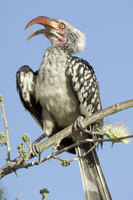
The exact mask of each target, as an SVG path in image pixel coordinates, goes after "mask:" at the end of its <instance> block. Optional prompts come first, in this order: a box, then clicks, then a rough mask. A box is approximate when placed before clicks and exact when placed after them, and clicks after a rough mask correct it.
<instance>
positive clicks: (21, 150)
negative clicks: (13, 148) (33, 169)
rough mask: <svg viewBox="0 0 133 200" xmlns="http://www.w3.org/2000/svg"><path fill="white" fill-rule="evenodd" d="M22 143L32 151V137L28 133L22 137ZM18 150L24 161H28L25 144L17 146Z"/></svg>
mask: <svg viewBox="0 0 133 200" xmlns="http://www.w3.org/2000/svg"><path fill="white" fill-rule="evenodd" d="M21 141H22V142H24V143H25V144H26V145H27V146H28V147H29V148H30V149H31V142H30V136H29V135H28V133H25V134H23V135H22V137H21ZM17 149H18V150H19V151H18V152H19V154H20V156H21V157H22V158H23V159H26V157H27V154H28V151H27V150H26V149H25V146H24V144H23V143H21V144H19V145H18V146H17Z"/></svg>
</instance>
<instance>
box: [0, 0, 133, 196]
mask: <svg viewBox="0 0 133 200" xmlns="http://www.w3.org/2000/svg"><path fill="white" fill-rule="evenodd" d="M41 15H44V16H48V17H52V18H60V19H64V20H66V21H68V22H69V23H71V24H72V25H73V26H75V27H76V28H78V29H79V30H81V31H82V32H84V33H85V35H86V42H87V43H86V49H85V51H84V52H83V53H81V54H78V56H79V57H82V58H84V59H85V60H87V61H88V62H90V64H91V65H92V66H93V68H94V70H95V72H96V75H97V78H98V80H99V85H100V93H101V99H102V105H103V108H106V107H107V106H110V105H112V104H114V103H117V102H122V101H125V100H128V99H131V98H133V93H132V85H133V84H132V80H133V53H132V52H133V1H132V0H112V1H107V0H101V1H99V0H93V1H90V0H84V1H70V0H67V1H64V2H63V1H62V0H55V1H44V0H38V1H33V0H28V1H27V0H23V1H18V0H12V1H10V0H5V1H2V0H1V1H0V26H1V31H0V55H1V56H0V61H1V62H0V65H1V66H0V93H1V94H2V95H3V99H4V103H5V105H6V117H7V120H8V126H9V134H10V145H11V148H12V149H11V157H12V159H14V158H15V157H17V156H18V152H17V150H16V146H17V145H18V144H19V143H20V138H21V135H22V134H23V133H29V134H30V135H31V139H32V141H34V139H35V138H37V137H38V136H40V135H41V129H40V128H39V127H38V125H37V124H36V122H35V121H34V120H33V119H32V118H31V116H30V115H29V114H28V113H27V112H26V111H25V110H24V108H23V107H22V105H21V102H20V100H19V97H18V94H17V91H16V82H15V75H16V71H17V70H18V68H19V67H21V66H22V65H24V64H27V65H29V66H30V67H31V68H32V69H33V70H37V69H38V68H39V66H40V63H41V59H42V56H43V54H44V52H45V50H46V48H47V47H48V46H49V45H50V43H49V41H48V40H47V39H46V38H45V37H43V36H38V37H35V38H33V39H31V40H30V41H28V42H27V41H26V38H27V36H28V35H29V34H30V33H31V32H32V31H33V30H36V29H37V28H39V27H40V26H39V25H34V26H33V27H31V28H29V29H28V30H26V31H24V28H25V26H26V24H27V23H28V22H29V21H30V20H31V19H33V18H34V17H37V16H41ZM132 117H133V109H128V110H126V111H122V112H120V113H118V114H115V115H112V116H110V117H108V118H106V119H105V122H106V121H107V120H109V121H111V122H117V121H125V122H126V124H127V126H128V127H129V129H130V131H131V133H132V132H133V123H132ZM0 121H1V122H0V124H2V126H1V125H0V131H1V129H3V122H2V119H0ZM132 149H133V144H132V142H131V143H130V144H128V145H125V144H115V145H114V146H113V148H111V144H109V143H108V144H104V146H103V149H102V150H99V151H98V154H99V158H100V161H101V165H102V168H103V172H104V175H105V177H106V180H107V183H108V186H109V188H110V192H111V195H112V198H113V200H119V199H120V200H125V199H132V198H133V190H132V180H133V173H132V170H133V158H132ZM48 153H50V150H49V151H48ZM5 156H6V148H4V147H3V148H0V166H2V165H3V164H4V163H5V160H4V159H5ZM63 156H64V157H68V158H70V157H71V155H68V154H67V153H65V154H63ZM0 186H1V187H3V188H5V192H6V196H7V199H8V200H14V199H15V198H16V197H18V196H19V194H21V193H23V197H22V198H21V199H22V200H27V199H29V200H30V199H31V200H40V199H41V196H40V194H39V190H40V189H42V188H43V187H47V188H48V189H49V190H50V194H49V198H50V200H57V199H58V200H62V199H63V200H68V199H77V200H81V199H84V193H83V189H82V184H81V178H80V172H79V168H78V163H77V162H73V163H72V164H71V165H70V166H69V167H67V168H64V167H62V166H60V165H59V164H58V162H57V161H56V160H50V161H48V162H45V163H43V164H41V165H40V166H37V167H32V168H29V169H22V170H19V171H18V178H17V177H16V176H15V174H13V173H12V174H10V175H8V176H6V177H5V178H3V179H2V180H1V183H0Z"/></svg>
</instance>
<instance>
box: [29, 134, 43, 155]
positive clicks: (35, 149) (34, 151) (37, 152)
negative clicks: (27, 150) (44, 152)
mask: <svg viewBox="0 0 133 200" xmlns="http://www.w3.org/2000/svg"><path fill="white" fill-rule="evenodd" d="M45 137H46V134H45V133H43V134H42V135H41V136H40V137H39V138H37V139H36V140H35V141H34V142H33V144H32V146H31V151H32V154H33V156H37V157H39V158H40V155H41V149H40V147H39V142H40V141H41V140H42V139H43V138H45Z"/></svg>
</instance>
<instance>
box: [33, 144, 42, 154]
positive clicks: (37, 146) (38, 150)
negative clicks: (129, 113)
mask: <svg viewBox="0 0 133 200" xmlns="http://www.w3.org/2000/svg"><path fill="white" fill-rule="evenodd" d="M31 151H32V154H33V156H37V157H40V155H41V151H40V148H39V143H37V142H33V144H32V146H31Z"/></svg>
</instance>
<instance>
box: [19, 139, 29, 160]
mask: <svg viewBox="0 0 133 200" xmlns="http://www.w3.org/2000/svg"><path fill="white" fill-rule="evenodd" d="M17 149H18V150H19V151H18V152H19V154H20V156H21V157H22V158H23V159H26V157H27V153H28V151H27V150H26V149H25V147H24V144H22V143H21V144H19V145H18V146H17Z"/></svg>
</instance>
